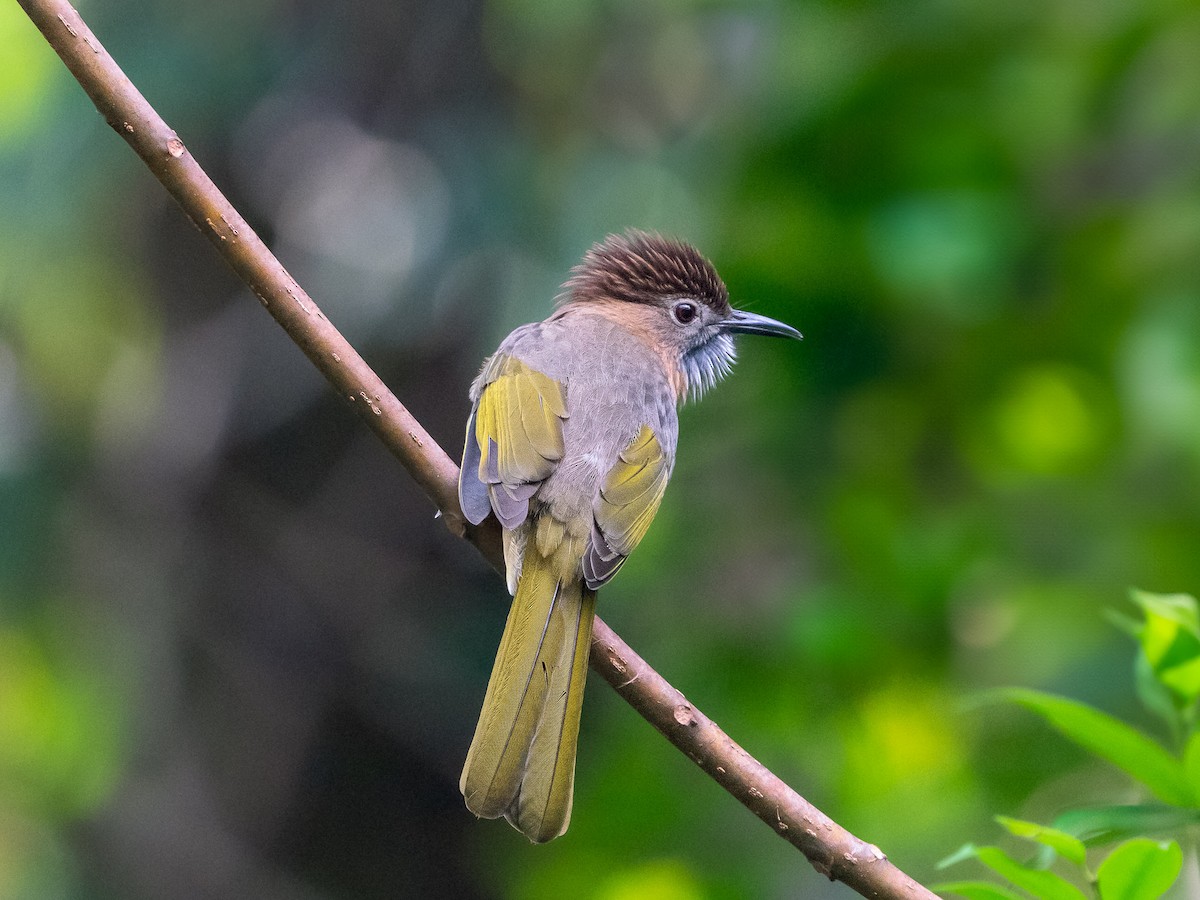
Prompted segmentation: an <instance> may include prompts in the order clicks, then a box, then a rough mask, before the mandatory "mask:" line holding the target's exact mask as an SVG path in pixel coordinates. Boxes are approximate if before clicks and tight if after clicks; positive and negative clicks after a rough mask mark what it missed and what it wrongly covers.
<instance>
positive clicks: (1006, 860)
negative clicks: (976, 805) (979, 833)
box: [975, 847, 1087, 900]
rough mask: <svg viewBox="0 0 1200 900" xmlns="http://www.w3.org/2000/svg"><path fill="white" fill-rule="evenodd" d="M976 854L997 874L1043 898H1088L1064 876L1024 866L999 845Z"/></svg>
mask: <svg viewBox="0 0 1200 900" xmlns="http://www.w3.org/2000/svg"><path fill="white" fill-rule="evenodd" d="M975 855H976V856H977V857H978V858H979V861H980V862H981V863H983V864H984V865H985V866H987V867H988V868H989V869H991V870H992V871H993V872H995V873H996V874H997V875H1002V876H1003V877H1005V878H1007V879H1008V880H1009V881H1011V882H1012V883H1013V884H1015V885H1016V886H1017V887H1019V888H1020V889H1021V890H1023V891H1028V892H1029V893H1031V894H1033V895H1034V896H1035V897H1039V898H1041V900H1087V898H1086V897H1085V896H1084V894H1083V891H1081V890H1079V888H1077V887H1075V885H1073V884H1071V882H1069V881H1067V880H1066V879H1065V878H1063V877H1062V876H1060V875H1055V874H1054V873H1053V872H1048V871H1046V870H1044V869H1030V868H1028V867H1027V866H1023V865H1021V864H1020V863H1019V862H1017V861H1016V860H1015V859H1013V858H1012V857H1011V856H1009V855H1008V854H1007V853H1005V852H1004V851H1003V850H1001V849H1000V848H999V847H980V848H978V849H977V850H976V851H975Z"/></svg>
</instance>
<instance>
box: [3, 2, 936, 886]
mask: <svg viewBox="0 0 1200 900" xmlns="http://www.w3.org/2000/svg"><path fill="white" fill-rule="evenodd" d="M18 2H19V3H20V4H21V6H22V7H23V8H24V9H25V11H26V13H28V15H29V17H30V19H32V20H33V22H34V23H35V24H36V25H37V27H38V28H39V29H40V30H41V32H42V34H43V35H45V37H46V40H47V41H49V43H50V45H51V46H52V47H53V48H54V50H55V51H56V52H57V53H58V55H59V56H60V57H62V60H63V62H64V63H66V66H67V68H68V69H70V70H71V73H72V74H73V75H74V76H75V78H76V79H77V80H78V81H79V83H80V84H81V85H82V86H83V89H84V90H85V91H86V92H87V94H88V96H89V97H91V98H92V102H94V103H95V104H96V108H97V109H99V110H100V112H101V114H103V116H104V117H105V119H106V120H107V121H108V123H109V124H110V125H111V126H112V127H113V128H114V129H115V130H116V132H117V134H119V135H120V136H121V137H122V138H124V139H125V141H126V142H127V143H128V144H129V145H130V146H131V147H132V148H133V149H134V151H135V152H136V153H137V154H138V156H140V157H141V158H142V159H143V161H145V163H146V165H147V166H149V168H150V171H151V172H153V173H154V175H155V177H156V178H157V179H158V180H159V181H160V182H162V184H163V186H164V187H165V188H166V189H167V190H168V191H169V192H170V194H171V196H173V197H174V198H175V199H176V201H178V203H179V205H180V206H182V207H183V210H184V212H186V213H187V215H188V216H189V217H190V218H191V220H192V221H193V222H194V223H195V224H196V226H197V227H198V228H199V229H200V231H201V232H202V233H203V234H204V235H205V236H206V237H207V238H208V239H209V241H210V242H211V243H212V244H213V245H214V246H215V247H216V248H217V250H218V251H219V252H220V254H221V256H223V257H224V258H225V260H226V262H228V263H229V265H230V266H232V267H233V270H234V271H235V272H236V273H237V274H238V275H239V276H240V277H241V278H242V279H243V280H244V281H245V282H246V284H248V285H249V286H250V289H251V290H252V291H253V292H254V294H255V295H256V296H257V297H258V298H259V300H261V301H262V304H263V306H265V307H266V309H267V311H268V312H270V313H271V315H272V316H274V317H275V320H276V321H277V322H279V324H280V325H281V326H283V329H284V330H285V331H286V332H287V333H288V335H289V336H290V337H291V338H292V340H293V341H295V342H296V344H297V345H299V347H300V349H301V350H303V351H304V353H305V354H306V355H307V356H308V358H309V359H311V360H312V361H313V364H314V365H316V367H317V368H318V369H320V370H321V372H322V373H323V374H324V375H325V377H326V378H327V379H329V382H330V383H331V384H332V385H333V386H334V389H335V390H337V391H338V392H339V393H340V394H341V395H342V396H343V397H345V398H346V399H347V400H348V401H350V403H351V405H352V406H353V407H354V408H355V409H357V410H358V412H359V414H360V415H361V416H362V417H363V418H364V419H365V420H366V422H367V424H368V425H370V426H371V428H372V429H373V430H374V431H375V433H376V434H377V435H379V437H380V439H381V440H382V441H383V442H384V444H385V445H386V446H387V447H388V449H390V450H391V451H392V453H393V454H394V455H395V456H396V458H397V459H399V460H400V462H401V463H402V464H403V465H404V467H405V468H406V469H407V470H408V472H409V474H411V475H412V477H413V478H414V479H416V481H417V483H418V484H419V485H420V486H421V487H422V488H423V489H424V491H425V493H426V494H428V495H429V497H430V499H432V500H433V502H434V503H435V504H436V505H437V507H438V509H440V510H441V512H442V515H443V518H444V520H445V521H446V524H447V526H448V527H449V528H450V529H451V530H452V531H453V532H455V533H456V534H458V535H461V536H463V537H465V538H467V539H468V540H470V541H471V542H472V543H474V544H475V545H476V546H477V547H478V548H479V549H480V551H481V552H482V553H483V554H484V556H485V557H486V558H487V559H488V560H489V561H490V562H491V563H492V565H493V566H496V567H497V568H500V567H502V565H503V560H502V553H501V550H500V541H499V529H498V528H497V527H496V524H495V522H494V521H492V520H489V521H488V522H486V523H485V524H484V525H483V526H481V527H479V528H471V527H467V526H466V524H465V522H464V520H463V518H462V515H461V512H460V511H459V508H458V498H457V493H456V485H457V481H458V467H457V466H456V465H455V464H454V461H453V460H452V459H451V458H450V457H449V456H447V455H446V453H445V452H444V451H443V450H442V448H441V447H439V446H438V445H437V443H436V442H435V441H434V440H433V438H432V437H430V436H429V434H428V433H427V432H426V431H425V429H424V428H422V427H421V424H420V423H419V422H417V420H416V419H414V418H413V417H412V415H411V414H410V413H409V412H408V410H407V409H405V408H404V406H403V405H401V403H400V401H399V400H397V399H396V397H395V396H393V395H392V393H391V391H389V390H388V389H387V387H386V386H385V385H384V383H383V382H382V381H381V380H380V379H379V376H377V375H376V374H375V373H374V372H373V371H372V370H371V368H370V367H369V366H368V365H367V364H366V362H364V361H363V359H362V357H361V356H359V355H358V353H357V352H356V351H355V350H354V348H353V347H351V346H350V344H349V343H347V342H346V339H345V338H344V337H342V335H341V334H340V333H339V332H338V330H337V329H336V328H334V327H333V325H332V324H330V322H329V320H328V319H326V318H325V316H324V314H323V313H322V312H321V310H320V309H318V308H317V305H316V304H315V303H313V301H312V299H311V298H310V297H309V296H308V294H306V293H305V292H304V290H303V289H302V288H301V287H300V286H299V285H297V284H296V282H295V281H294V280H293V279H292V277H291V276H290V275H289V274H288V273H287V270H285V269H284V268H283V266H282V265H280V263H279V261H278V260H277V259H276V258H275V257H274V256H273V255H272V253H271V251H270V250H268V249H267V246H266V245H265V244H264V243H263V242H262V241H261V240H260V239H259V237H258V235H257V234H255V233H254V230H253V229H252V228H251V227H250V226H249V225H248V224H247V223H246V221H245V220H244V219H243V218H242V217H241V216H240V215H239V214H238V212H237V210H235V209H234V208H233V207H232V206H231V205H230V204H229V201H228V200H226V199H225V197H224V196H223V195H222V194H221V192H220V191H219V190H218V189H217V187H216V185H214V184H213V183H212V181H211V180H210V179H209V177H208V176H207V175H206V174H205V173H204V171H203V170H202V169H201V168H200V166H199V165H198V164H197V163H196V161H195V159H193V158H192V155H191V154H190V153H188V151H187V148H186V147H185V146H184V144H183V142H182V141H181V140H180V139H179V137H178V136H177V135H176V134H175V132H173V131H172V130H171V129H170V128H169V127H168V126H167V124H166V123H165V122H164V121H163V120H162V119H161V118H160V117H159V115H158V114H157V113H156V112H155V111H154V110H153V109H152V108H151V106H150V104H149V103H147V102H146V99H145V98H144V97H142V95H141V94H140V93H139V92H138V90H137V88H135V87H134V86H133V84H132V82H130V80H129V79H128V78H127V77H126V76H125V74H124V73H123V72H122V71H121V69H120V68H119V67H118V66H117V64H116V63H115V62H114V61H113V59H112V57H110V56H109V55H108V52H107V51H106V50H105V49H104V47H103V46H102V45H101V44H100V42H99V41H98V40H97V39H96V37H95V35H93V34H92V32H91V29H89V28H88V27H87V25H86V24H84V22H83V20H82V19H81V18H80V17H79V14H78V13H77V12H76V11H75V9H74V8H73V7H72V6H71V5H70V4H69V3H67V2H65V0H18ZM594 635H595V637H594V641H593V643H592V653H591V664H592V668H594V669H595V670H596V671H597V672H598V673H599V674H600V675H601V676H602V677H603V678H604V679H605V680H606V681H607V682H608V683H609V684H611V685H612V686H613V687H614V689H616V691H617V693H619V694H620V695H621V696H622V697H623V698H624V699H625V700H626V702H628V703H629V705H630V706H632V707H633V708H634V709H635V710H637V712H638V713H639V714H641V715H642V717H644V718H645V719H646V720H647V721H648V722H649V723H650V724H651V725H653V726H654V727H655V728H657V729H658V730H659V731H660V732H662V733H663V735H665V736H666V738H667V739H668V740H669V741H670V742H671V743H672V744H674V745H675V746H676V747H678V748H679V749H680V750H682V751H683V752H684V753H685V754H686V755H687V756H688V757H689V758H690V759H691V760H692V761H693V762H695V763H696V765H698V766H699V767H700V768H701V769H703V770H704V772H706V773H707V774H708V775H709V776H710V777H711V778H712V779H713V780H715V781H716V782H717V783H718V784H720V785H721V786H722V787H723V788H725V789H726V790H727V791H729V793H731V794H732V795H733V796H734V797H735V798H737V800H738V801H739V802H741V803H742V804H744V805H745V806H746V807H747V808H748V809H750V811H751V812H753V813H754V814H755V815H756V816H758V817H759V818H760V819H762V820H763V821H764V822H766V823H767V824H768V825H769V826H770V827H771V828H772V829H773V830H774V831H775V832H776V833H777V834H779V835H780V836H782V837H783V838H784V839H785V840H787V841H789V842H791V843H792V844H794V845H795V846H796V847H798V848H799V849H800V850H801V852H803V853H804V855H805V856H807V857H808V859H809V861H810V862H811V863H812V864H813V866H814V867H815V868H816V869H817V871H818V872H820V873H822V874H823V875H826V876H828V877H829V878H830V879H834V880H839V881H842V882H844V883H845V884H847V885H848V886H850V887H851V888H853V889H854V890H856V891H858V892H859V893H860V894H862V895H863V896H865V897H876V898H905V900H911V898H925V900H930V898H934V895H933V894H932V893H930V892H929V891H928V890H926V889H925V888H924V887H922V886H921V885H920V884H918V883H917V882H916V881H914V880H913V879H911V878H909V877H908V876H907V875H905V874H904V873H903V872H901V871H900V870H899V869H897V868H896V867H895V866H893V865H892V864H891V863H890V862H889V861H888V859H887V858H886V857H885V856H884V854H883V853H881V852H880V851H879V850H878V849H877V848H876V847H873V846H872V845H870V844H867V843H865V842H864V841H860V840H859V839H858V838H856V837H854V836H853V835H852V834H850V833H849V832H848V831H846V830H845V829H844V828H842V827H841V826H839V825H838V824H837V823H835V822H833V821H832V820H831V819H830V818H829V817H827V816H826V815H825V814H824V813H822V812H821V811H820V810H818V809H817V808H816V807H814V806H813V805H812V804H810V803H809V802H808V801H806V800H805V799H804V798H803V797H801V796H800V795H799V794H797V793H796V792H795V791H793V790H792V789H791V788H790V787H788V786H787V785H786V784H784V782H783V781H781V780H780V779H779V778H778V777H777V776H775V775H774V774H773V773H772V772H771V771H770V770H769V769H767V768H766V766H764V765H763V764H762V763H760V762H758V761H757V760H756V759H754V757H752V756H750V754H748V753H747V752H746V751H745V750H743V749H742V748H741V747H739V746H738V745H737V744H735V743H734V742H733V740H731V739H730V737H729V736H728V735H726V734H725V732H723V731H722V730H721V729H720V728H719V727H718V726H717V725H716V724H715V723H714V722H713V721H712V720H711V719H709V718H708V717H707V716H705V715H704V714H703V713H702V712H700V710H698V709H697V708H696V707H695V706H693V705H692V704H691V703H689V702H688V701H687V699H686V698H685V697H684V696H683V694H681V693H680V692H679V691H677V690H676V689H675V688H673V687H672V686H671V685H670V684H669V683H668V682H667V681H666V679H664V678H663V677H662V676H661V675H659V674H658V673H657V672H656V671H654V669H653V668H651V667H650V665H649V664H647V663H646V661H645V660H643V659H642V658H641V657H640V656H638V655H637V654H636V653H635V652H634V651H633V650H632V649H630V647H629V645H628V644H626V643H625V642H624V641H623V640H621V638H620V637H619V636H618V635H617V634H616V633H615V632H613V630H612V629H611V628H609V627H608V626H607V625H605V624H604V622H602V621H601V620H600V619H596V624H595V630H594Z"/></svg>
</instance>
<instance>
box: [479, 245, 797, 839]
mask: <svg viewBox="0 0 1200 900" xmlns="http://www.w3.org/2000/svg"><path fill="white" fill-rule="evenodd" d="M738 333H743V334H765V335H779V336H783V337H791V338H799V337H800V332H798V331H796V330H795V329H794V328H792V327H791V326H788V325H785V324H783V323H782V322H777V321H775V320H774V319H768V318H766V317H765V316H759V315H755V314H753V313H748V312H742V311H740V310H735V309H732V308H731V307H730V305H729V294H728V291H727V290H726V289H725V285H724V283H723V282H722V281H721V279H720V277H719V276H718V275H717V273H716V271H715V270H714V269H713V267H712V264H711V263H709V262H708V260H706V259H705V258H704V257H702V256H701V255H700V254H699V253H698V252H697V251H696V250H694V249H693V248H692V247H690V246H688V245H687V244H682V243H677V242H675V241H671V240H666V239H664V238H661V237H658V236H656V235H649V234H643V233H641V232H629V233H628V234H626V235H624V236H616V235H610V236H609V237H608V238H607V239H606V240H605V241H604V242H603V243H600V244H597V245H595V246H593V247H592V248H591V249H590V250H588V252H587V254H586V255H585V256H584V258H583V262H582V264H580V265H579V266H577V267H576V268H575V269H574V270H573V272H572V277H571V279H570V280H569V281H567V283H566V284H565V285H564V287H563V291H562V293H561V295H560V296H559V299H558V303H557V308H556V309H555V311H554V313H553V314H552V315H551V316H550V318H548V319H546V321H544V322H535V323H533V324H530V325H523V326H521V327H520V328H518V329H516V330H515V331H514V332H513V333H512V334H510V335H509V336H508V337H507V338H505V339H504V341H503V342H502V343H501V344H500V347H499V349H498V350H497V351H496V352H495V354H493V355H492V356H491V357H490V358H489V359H488V360H487V361H486V362H485V363H484V365H483V370H482V371H481V372H480V374H479V377H478V378H476V379H475V382H474V384H472V385H471V401H472V404H473V407H472V410H471V417H470V419H469V420H468V422H467V439H466V447H465V449H464V451H463V463H462V474H461V476H460V478H459V485H458V495H459V501H460V503H461V505H462V509H463V513H464V514H465V516H466V518H467V519H468V520H469V521H471V522H472V523H473V524H476V525H478V524H479V523H480V522H482V521H483V520H484V519H485V518H487V515H488V513H494V514H495V516H496V518H497V519H499V521H500V524H501V525H502V526H503V528H504V561H505V566H506V568H507V572H508V589H509V592H510V593H512V594H513V595H514V599H513V603H512V608H511V609H510V610H509V614H508V623H507V624H506V625H505V627H504V636H503V637H502V638H501V639H500V649H499V651H498V652H497V655H496V662H495V665H494V667H493V668H492V676H491V680H490V681H489V682H488V686H487V693H486V695H485V696H484V700H483V710H482V712H481V713H480V716H479V724H478V725H477V726H476V728H475V737H474V739H473V740H472V741H471V749H470V751H468V753H467V761H466V764H465V765H464V766H463V773H462V779H461V781H460V783H459V786H460V787H461V789H462V792H463V797H464V798H465V799H466V802H467V807H468V808H470V809H471V811H472V812H474V813H475V814H476V815H478V816H482V817H484V818H488V819H495V818H498V817H499V816H504V817H505V818H506V819H508V821H509V822H511V823H512V824H513V826H514V827H515V828H517V829H518V830H519V831H520V832H521V833H523V834H524V835H525V836H526V837H528V838H529V839H530V840H531V841H534V842H535V843H542V842H544V841H549V840H552V839H553V838H556V837H558V836H559V835H560V834H562V833H563V832H564V831H566V830H567V824H568V822H569V821H570V818H571V796H572V793H573V790H574V782H575V746H576V740H577V738H578V734H579V713H580V709H581V707H582V704H583V686H584V680H585V676H586V675H587V665H588V648H589V646H590V644H591V637H592V616H593V612H594V610H595V604H596V589H597V588H599V587H600V586H601V585H602V584H604V583H605V582H607V581H608V580H609V579H610V578H612V577H613V575H614V574H616V572H617V570H618V569H620V568H621V565H622V563H624V562H625V558H626V557H627V556H628V555H629V554H630V553H631V552H633V548H634V547H636V546H637V545H638V542H639V541H640V540H641V539H642V537H643V536H644V535H645V533H646V529H647V528H648V527H649V526H650V522H651V520H652V519H653V518H654V514H655V513H656V512H657V511H658V505H659V502H660V501H661V500H662V496H663V491H665V490H666V487H667V480H668V479H669V478H670V477H671V469H672V467H673V465H674V463H675V444H676V437H677V435H678V433H679V424H678V419H677V416H676V409H677V407H678V406H679V405H680V404H682V403H683V401H684V400H685V399H686V398H687V397H688V396H691V397H693V398H698V397H699V396H700V395H701V394H703V393H704V391H705V390H706V389H708V388H710V387H712V386H713V384H715V383H716V382H717V381H719V380H720V379H721V378H722V377H724V376H725V375H727V374H728V373H729V371H730V368H731V367H732V365H733V360H734V345H733V337H732V335H734V334H738Z"/></svg>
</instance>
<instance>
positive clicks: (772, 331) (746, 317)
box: [721, 309, 804, 341]
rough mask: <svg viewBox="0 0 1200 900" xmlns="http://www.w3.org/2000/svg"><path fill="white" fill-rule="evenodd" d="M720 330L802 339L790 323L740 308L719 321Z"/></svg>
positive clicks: (732, 332) (731, 332)
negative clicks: (786, 323)
mask: <svg viewBox="0 0 1200 900" xmlns="http://www.w3.org/2000/svg"><path fill="white" fill-rule="evenodd" d="M721 330H722V331H725V332H728V333H730V334H765V335H767V336H768V337H786V338H792V339H794V340H797V341H800V340H803V339H804V335H802V334H801V333H800V332H798V331H797V330H796V329H795V328H793V327H792V326H791V325H785V324H783V323H782V322H778V321H776V320H775V319H768V318H767V317H766V316H760V315H758V314H757V313H752V312H745V311H743V310H740V309H735V310H734V311H733V315H731V316H730V317H729V318H728V319H725V320H723V321H722V322H721Z"/></svg>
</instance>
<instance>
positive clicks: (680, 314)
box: [671, 300, 700, 325]
mask: <svg viewBox="0 0 1200 900" xmlns="http://www.w3.org/2000/svg"><path fill="white" fill-rule="evenodd" d="M699 311H700V310H699V309H697V308H696V304H695V303H693V302H692V301H691V300H680V301H679V302H678V303H676V304H675V305H674V306H672V307H671V315H672V316H673V317H674V318H675V321H676V322H678V323H679V324H680V325H687V324H688V323H689V322H691V321H692V320H693V319H695V318H696V313H698V312H699Z"/></svg>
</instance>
